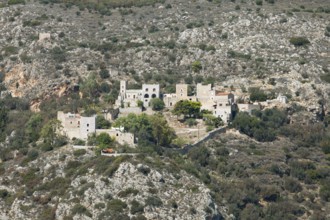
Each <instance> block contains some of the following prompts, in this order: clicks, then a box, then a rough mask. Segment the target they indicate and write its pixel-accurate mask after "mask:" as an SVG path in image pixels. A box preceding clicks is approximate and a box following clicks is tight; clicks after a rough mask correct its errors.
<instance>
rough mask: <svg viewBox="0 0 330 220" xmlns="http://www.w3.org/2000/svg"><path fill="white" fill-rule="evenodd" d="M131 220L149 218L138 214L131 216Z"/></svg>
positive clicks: (145, 219)
mask: <svg viewBox="0 0 330 220" xmlns="http://www.w3.org/2000/svg"><path fill="white" fill-rule="evenodd" d="M131 220H147V218H146V217H145V216H144V215H141V214H140V215H137V216H133V217H132V218H131Z"/></svg>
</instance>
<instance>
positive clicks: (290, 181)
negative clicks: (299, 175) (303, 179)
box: [284, 177, 302, 193]
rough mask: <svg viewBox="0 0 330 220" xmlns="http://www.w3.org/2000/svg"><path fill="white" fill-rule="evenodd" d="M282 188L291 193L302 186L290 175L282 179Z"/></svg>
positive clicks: (298, 190)
mask: <svg viewBox="0 0 330 220" xmlns="http://www.w3.org/2000/svg"><path fill="white" fill-rule="evenodd" d="M284 188H285V189H286V190H288V191H290V192H292V193H297V192H300V191H301V190H302V186H301V184H300V183H299V181H297V180H295V179H294V178H291V177H287V178H285V179H284Z"/></svg>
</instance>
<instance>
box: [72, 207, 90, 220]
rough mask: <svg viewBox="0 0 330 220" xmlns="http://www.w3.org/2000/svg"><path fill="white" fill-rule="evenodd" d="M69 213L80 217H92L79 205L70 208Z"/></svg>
mask: <svg viewBox="0 0 330 220" xmlns="http://www.w3.org/2000/svg"><path fill="white" fill-rule="evenodd" d="M71 213H72V214H73V215H75V214H80V215H86V216H88V217H92V214H91V213H90V212H89V211H88V209H87V208H86V207H85V206H83V205H81V204H76V205H75V206H74V207H73V208H72V210H71Z"/></svg>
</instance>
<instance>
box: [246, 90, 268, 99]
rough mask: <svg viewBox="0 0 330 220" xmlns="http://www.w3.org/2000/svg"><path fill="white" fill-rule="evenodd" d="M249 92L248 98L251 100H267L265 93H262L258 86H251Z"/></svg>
mask: <svg viewBox="0 0 330 220" xmlns="http://www.w3.org/2000/svg"><path fill="white" fill-rule="evenodd" d="M249 92H250V100H251V101H252V102H255V101H260V102H264V101H266V100H267V94H266V93H264V91H262V90H260V88H255V87H252V88H250V89H249Z"/></svg>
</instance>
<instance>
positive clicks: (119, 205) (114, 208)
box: [107, 199, 127, 213]
mask: <svg viewBox="0 0 330 220" xmlns="http://www.w3.org/2000/svg"><path fill="white" fill-rule="evenodd" d="M126 207H127V204H126V203H125V202H123V201H121V200H120V199H113V200H111V201H110V202H108V204H107V209H108V210H109V211H111V212H114V213H121V212H123V210H124V209H125V208H126Z"/></svg>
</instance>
